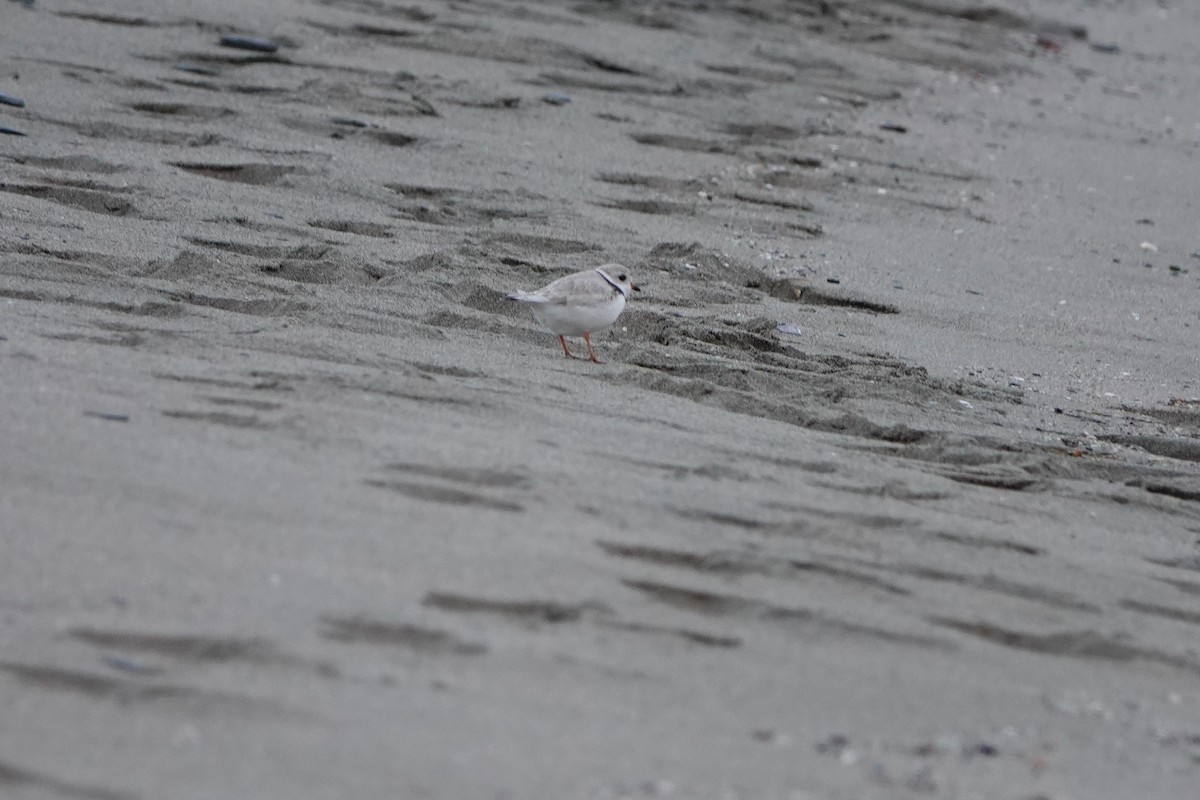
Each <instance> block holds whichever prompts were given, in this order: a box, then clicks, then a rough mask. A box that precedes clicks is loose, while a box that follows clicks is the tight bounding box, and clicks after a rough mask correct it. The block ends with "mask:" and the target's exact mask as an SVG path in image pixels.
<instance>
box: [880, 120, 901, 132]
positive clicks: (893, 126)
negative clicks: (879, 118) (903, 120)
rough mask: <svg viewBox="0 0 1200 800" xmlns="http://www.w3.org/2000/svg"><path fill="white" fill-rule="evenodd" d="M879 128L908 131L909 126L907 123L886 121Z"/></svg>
mask: <svg viewBox="0 0 1200 800" xmlns="http://www.w3.org/2000/svg"><path fill="white" fill-rule="evenodd" d="M879 129H880V130H883V131H891V132H892V133H908V127H907V126H906V125H897V124H896V123H894V122H885V123H883V124H882V125H880V126H879Z"/></svg>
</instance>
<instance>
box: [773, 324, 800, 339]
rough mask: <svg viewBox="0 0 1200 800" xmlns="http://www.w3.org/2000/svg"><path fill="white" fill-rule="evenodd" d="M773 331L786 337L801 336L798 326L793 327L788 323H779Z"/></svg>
mask: <svg viewBox="0 0 1200 800" xmlns="http://www.w3.org/2000/svg"><path fill="white" fill-rule="evenodd" d="M775 330H777V331H779V332H780V333H782V334H785V335H787V336H801V335H803V332H802V331H801V330H800V327H799V326H798V325H793V324H792V323H790V322H781V323H779V324H778V325H776V326H775Z"/></svg>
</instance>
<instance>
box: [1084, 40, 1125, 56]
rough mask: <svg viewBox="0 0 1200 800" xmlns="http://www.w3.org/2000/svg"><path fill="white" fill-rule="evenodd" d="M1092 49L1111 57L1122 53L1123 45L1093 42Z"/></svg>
mask: <svg viewBox="0 0 1200 800" xmlns="http://www.w3.org/2000/svg"><path fill="white" fill-rule="evenodd" d="M1091 48H1092V49H1093V50H1095V51H1096V52H1097V53H1108V54H1109V55H1116V54H1117V53H1119V52H1121V45H1119V44H1117V43H1116V42H1092V44H1091Z"/></svg>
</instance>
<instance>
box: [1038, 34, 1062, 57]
mask: <svg viewBox="0 0 1200 800" xmlns="http://www.w3.org/2000/svg"><path fill="white" fill-rule="evenodd" d="M1035 41H1036V42H1037V44H1038V47H1040V48H1042V49H1043V50H1047V51H1049V52H1051V53H1057V52H1059V51H1060V50H1062V42H1060V41H1059V40H1058V39H1057V38H1056V37H1054V36H1049V35H1047V34H1044V33H1039V34H1038V36H1037V39H1036V40H1035Z"/></svg>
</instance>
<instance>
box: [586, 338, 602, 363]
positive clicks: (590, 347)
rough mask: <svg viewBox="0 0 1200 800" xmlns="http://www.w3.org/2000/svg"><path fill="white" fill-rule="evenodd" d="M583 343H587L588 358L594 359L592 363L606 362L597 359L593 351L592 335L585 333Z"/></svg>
mask: <svg viewBox="0 0 1200 800" xmlns="http://www.w3.org/2000/svg"><path fill="white" fill-rule="evenodd" d="M583 343H584V344H586V345H587V351H588V358H590V359H591V360H592V363H593V364H603V363H604V362H603V361H600V360H599V359H597V358H596V354H595V353H593V352H592V337H590V336H588V335H587V334H586V333H585V334H584V335H583Z"/></svg>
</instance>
